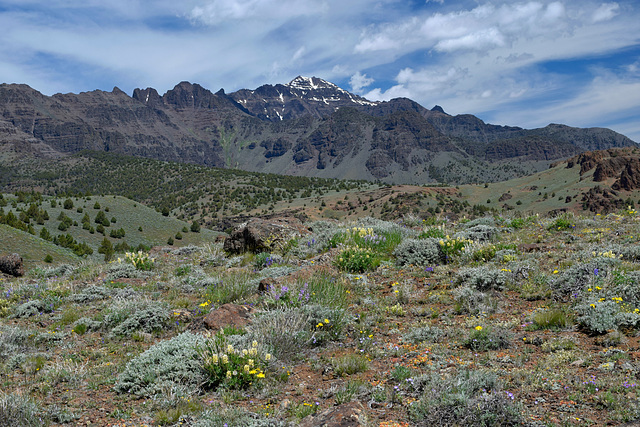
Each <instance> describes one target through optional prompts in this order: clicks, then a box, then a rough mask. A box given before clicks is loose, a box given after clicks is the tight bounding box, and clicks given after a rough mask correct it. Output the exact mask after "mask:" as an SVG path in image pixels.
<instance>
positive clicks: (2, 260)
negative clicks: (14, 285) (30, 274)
mask: <svg viewBox="0 0 640 427" xmlns="http://www.w3.org/2000/svg"><path fill="white" fill-rule="evenodd" d="M0 271H1V272H3V273H5V274H8V275H10V276H14V277H20V276H24V265H23V264H22V257H21V256H20V255H18V254H11V255H4V256H0Z"/></svg>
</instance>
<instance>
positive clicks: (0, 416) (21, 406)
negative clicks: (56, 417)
mask: <svg viewBox="0 0 640 427" xmlns="http://www.w3.org/2000/svg"><path fill="white" fill-rule="evenodd" d="M40 412H41V411H40V408H38V405H36V403H35V402H33V401H32V400H31V399H30V398H29V397H26V396H23V395H22V394H18V393H11V394H7V393H4V392H0V425H1V426H7V427H11V426H20V427H30V426H34V427H40V426H43V425H47V424H48V423H47V420H45V419H43V418H42V416H41V415H40Z"/></svg>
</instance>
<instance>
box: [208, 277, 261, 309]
mask: <svg viewBox="0 0 640 427" xmlns="http://www.w3.org/2000/svg"><path fill="white" fill-rule="evenodd" d="M212 279H213V283H212V284H210V285H208V286H207V289H206V290H205V298H206V299H208V300H210V301H213V302H214V303H216V304H220V305H222V304H226V303H228V302H238V301H241V300H243V299H245V298H247V297H249V296H250V295H253V294H254V293H255V292H256V291H257V289H258V286H257V283H255V282H254V281H253V280H252V278H251V275H250V274H248V273H244V272H241V273H227V274H222V275H221V276H218V277H216V278H212Z"/></svg>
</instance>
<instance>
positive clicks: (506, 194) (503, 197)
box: [498, 193, 513, 202]
mask: <svg viewBox="0 0 640 427" xmlns="http://www.w3.org/2000/svg"><path fill="white" fill-rule="evenodd" d="M512 197H513V196H512V195H511V194H509V193H503V194H502V196H500V198H499V199H498V201H499V202H504V201H505V200H509V199H511V198H512Z"/></svg>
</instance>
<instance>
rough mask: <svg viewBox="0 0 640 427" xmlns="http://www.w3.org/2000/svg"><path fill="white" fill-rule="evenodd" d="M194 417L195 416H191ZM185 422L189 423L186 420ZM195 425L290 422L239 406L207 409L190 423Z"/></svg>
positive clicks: (276, 426) (258, 426)
mask: <svg viewBox="0 0 640 427" xmlns="http://www.w3.org/2000/svg"><path fill="white" fill-rule="evenodd" d="M191 418H193V417H191ZM183 424H187V423H186V422H185V423H183ZM189 425H191V426H193V427H211V426H216V427H217V426H227V427H285V426H289V425H290V424H289V423H287V422H285V421H280V420H276V419H273V418H268V417H265V416H263V415H259V414H255V413H252V412H248V411H247V410H246V409H244V408H242V407H239V406H236V405H234V406H231V407H214V408H212V409H207V410H206V411H204V412H202V413H201V414H199V415H198V416H197V417H196V420H195V421H192V422H190V423H189Z"/></svg>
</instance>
